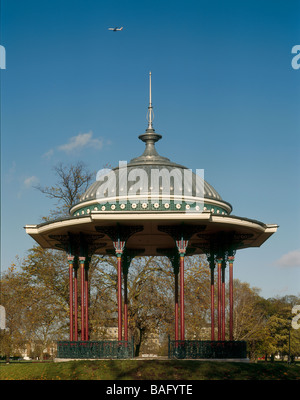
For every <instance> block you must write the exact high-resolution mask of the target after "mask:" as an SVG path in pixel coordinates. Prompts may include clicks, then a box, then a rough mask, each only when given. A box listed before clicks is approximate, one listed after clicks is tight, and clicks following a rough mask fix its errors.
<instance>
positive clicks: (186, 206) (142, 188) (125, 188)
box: [70, 75, 232, 216]
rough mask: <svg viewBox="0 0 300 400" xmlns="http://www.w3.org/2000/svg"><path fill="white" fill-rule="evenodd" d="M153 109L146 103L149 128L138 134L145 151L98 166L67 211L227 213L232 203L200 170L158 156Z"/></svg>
mask: <svg viewBox="0 0 300 400" xmlns="http://www.w3.org/2000/svg"><path fill="white" fill-rule="evenodd" d="M152 119H153V112H152V104H151V75H150V102H149V107H148V128H147V129H146V132H145V133H144V134H142V135H140V136H139V139H140V140H142V141H143V142H144V143H145V144H146V147H145V151H144V153H143V154H142V155H141V156H139V157H136V158H134V159H132V160H131V161H130V162H129V163H128V164H127V163H126V162H122V163H120V164H119V166H118V167H116V168H114V169H112V170H110V169H105V170H101V171H99V172H98V174H97V180H96V182H94V183H93V184H92V185H91V186H90V187H89V188H88V189H87V191H86V192H85V193H84V194H83V196H81V198H80V201H79V203H78V204H76V205H75V206H73V207H72V208H71V209H70V214H71V215H73V216H80V215H86V214H89V213H90V212H92V211H101V212H137V211H139V212H141V211H143V212H149V211H150V212H153V211H155V212H185V211H187V210H193V211H196V212H202V211H206V210H210V211H211V212H212V213H217V214H223V215H224V214H230V213H231V211H232V206H231V205H230V204H229V203H228V202H226V201H224V200H223V199H222V198H221V196H220V195H219V193H218V192H217V191H216V190H215V189H214V188H213V187H212V186H211V185H210V184H209V183H208V182H206V181H205V180H204V179H203V176H201V175H202V173H203V170H200V171H196V172H197V173H194V172H192V171H191V170H190V169H188V168H187V167H184V166H182V165H179V164H176V163H174V162H172V161H170V160H169V159H168V158H166V157H162V156H160V155H159V154H158V153H157V151H156V148H155V143H156V142H157V141H158V140H160V139H161V138H162V136H161V135H159V134H157V133H156V132H155V130H154V129H153V126H152Z"/></svg>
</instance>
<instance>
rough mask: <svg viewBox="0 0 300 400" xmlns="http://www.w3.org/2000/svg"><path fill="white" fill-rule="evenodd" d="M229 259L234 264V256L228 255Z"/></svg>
mask: <svg viewBox="0 0 300 400" xmlns="http://www.w3.org/2000/svg"><path fill="white" fill-rule="evenodd" d="M227 260H228V262H229V264H232V263H233V261H234V256H228V258H227Z"/></svg>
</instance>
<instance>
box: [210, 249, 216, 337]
mask: <svg viewBox="0 0 300 400" xmlns="http://www.w3.org/2000/svg"><path fill="white" fill-rule="evenodd" d="M209 266H210V321H211V340H215V260H214V255H213V254H211V255H210V260H209Z"/></svg>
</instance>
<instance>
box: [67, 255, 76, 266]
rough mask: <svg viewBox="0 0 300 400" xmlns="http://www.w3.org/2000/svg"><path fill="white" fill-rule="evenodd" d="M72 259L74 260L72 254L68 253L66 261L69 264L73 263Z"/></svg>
mask: <svg viewBox="0 0 300 400" xmlns="http://www.w3.org/2000/svg"><path fill="white" fill-rule="evenodd" d="M74 260H75V256H72V255H68V263H69V264H70V265H71V264H74Z"/></svg>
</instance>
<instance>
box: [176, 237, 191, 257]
mask: <svg viewBox="0 0 300 400" xmlns="http://www.w3.org/2000/svg"><path fill="white" fill-rule="evenodd" d="M188 244H189V241H188V240H184V239H183V238H181V239H180V240H176V246H177V249H178V253H179V255H180V257H184V256H185V253H186V249H187V247H188Z"/></svg>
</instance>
